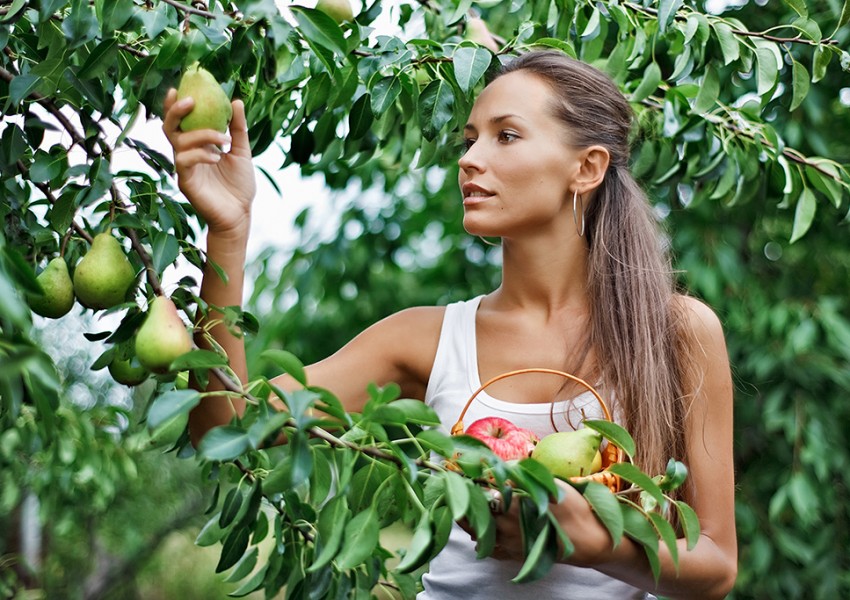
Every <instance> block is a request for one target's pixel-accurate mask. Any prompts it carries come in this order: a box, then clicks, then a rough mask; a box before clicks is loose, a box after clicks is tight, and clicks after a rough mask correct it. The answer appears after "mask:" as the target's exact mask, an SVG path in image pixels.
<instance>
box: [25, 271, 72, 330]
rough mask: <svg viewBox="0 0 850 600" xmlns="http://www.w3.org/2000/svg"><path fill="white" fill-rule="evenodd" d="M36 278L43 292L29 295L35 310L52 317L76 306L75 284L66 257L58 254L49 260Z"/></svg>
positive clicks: (61, 314)
mask: <svg viewBox="0 0 850 600" xmlns="http://www.w3.org/2000/svg"><path fill="white" fill-rule="evenodd" d="M35 280H36V281H37V282H38V285H39V286H41V290H42V292H43V293H42V294H38V295H36V294H32V295H30V296H29V297H28V300H29V305H30V308H31V309H32V310H33V312H34V313H36V314H38V315H41V316H42V317H48V318H50V319H58V318H59V317H63V316H65V315H67V314H68V311H70V310H71V307H72V306H74V284H73V283H72V282H71V276H70V275H69V274H68V264H67V263H66V262H65V259H64V258H62V257H61V256H58V257H56V258H54V259H53V260H51V261H50V262H48V263H47V266H46V267H44V270H43V271H42V272H41V273H40V274H39V275H38V277H36V278H35Z"/></svg>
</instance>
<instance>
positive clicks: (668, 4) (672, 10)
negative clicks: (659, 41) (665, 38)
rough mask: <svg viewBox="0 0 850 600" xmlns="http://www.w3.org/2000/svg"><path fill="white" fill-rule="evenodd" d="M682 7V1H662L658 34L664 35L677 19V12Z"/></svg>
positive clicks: (659, 8) (659, 11) (659, 9)
mask: <svg viewBox="0 0 850 600" xmlns="http://www.w3.org/2000/svg"><path fill="white" fill-rule="evenodd" d="M680 6H682V0H661V2H660V4H659V6H658V32H659V33H660V34H662V35H663V34H664V33H665V32H666V31H667V28H668V27H669V26H670V23H671V22H672V21H673V19H674V18H675V17H676V11H678V10H679V7H680Z"/></svg>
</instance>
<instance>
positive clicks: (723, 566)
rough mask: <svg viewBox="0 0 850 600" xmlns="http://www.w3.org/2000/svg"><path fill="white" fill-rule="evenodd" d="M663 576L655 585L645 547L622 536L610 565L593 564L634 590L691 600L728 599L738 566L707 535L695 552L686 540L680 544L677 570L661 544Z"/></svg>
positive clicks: (661, 569)
mask: <svg viewBox="0 0 850 600" xmlns="http://www.w3.org/2000/svg"><path fill="white" fill-rule="evenodd" d="M658 550H659V562H660V577H659V580H658V582H657V583H656V582H655V580H654V579H653V577H652V572H651V570H650V568H649V560H648V559H647V557H646V553H645V552H644V550H643V548H642V547H640V546H639V545H638V544H637V543H636V542H634V541H633V540H631V539H629V538H627V537H623V539H622V541H621V543H620V544H619V545H618V546H617V549H616V550H615V551H614V553H613V556H612V558H611V560H610V561H609V562H606V563H603V564H597V565H594V568H595V569H596V570H597V571H600V572H602V573H605V574H607V575H610V576H612V577H616V578H617V579H620V580H622V581H625V582H627V583H629V584H631V585H634V586H635V587H638V588H640V589H643V590H647V591H649V592H651V593H653V594H657V595H661V596H665V597H668V598H683V599H684V598H687V599H689V600H701V599H714V598H725V597H726V595H727V594H728V593H729V592H730V591H731V588H732V586H733V585H734V582H735V575H736V573H737V566H736V564H735V563H734V561H733V560H731V559H730V558H729V557H727V555H726V554H725V553H724V552H722V551H721V549H720V548H719V547H718V546H717V545H716V544H715V543H714V542H713V541H712V540H711V538H709V537H707V536H704V535H703V536H701V537H700V539H699V541H698V542H697V545H696V546H695V547H694V549H693V550H691V551H688V550H687V545H686V542H685V540H683V539H680V540H679V541H678V548H677V550H678V555H679V560H678V569H677V567H676V564H675V563H674V561H673V557H672V555H671V554H670V551H669V550H668V549H667V547H666V545H665V544H664V543H663V542H659V549H658Z"/></svg>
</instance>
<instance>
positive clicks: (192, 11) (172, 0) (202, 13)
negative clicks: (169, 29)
mask: <svg viewBox="0 0 850 600" xmlns="http://www.w3.org/2000/svg"><path fill="white" fill-rule="evenodd" d="M162 2H164V3H166V4H170V5H171V6H173V7H174V8H176V9H177V10H179V11H181V12H183V13H186V14H188V15H198V16H199V17H204V18H205V19H215V18H216V16H215V15H214V14H212V13H211V12H209V11H206V10H201V9H199V8H195V7H194V6H186V5H185V4H183V3H181V2H177V0H162Z"/></svg>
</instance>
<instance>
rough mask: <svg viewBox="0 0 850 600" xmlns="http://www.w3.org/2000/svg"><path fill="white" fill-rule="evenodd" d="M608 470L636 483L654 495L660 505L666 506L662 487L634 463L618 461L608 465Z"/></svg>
mask: <svg viewBox="0 0 850 600" xmlns="http://www.w3.org/2000/svg"><path fill="white" fill-rule="evenodd" d="M608 470H609V471H610V472H612V473H614V474H615V475H619V476H620V477H622V478H623V479H625V480H626V481H629V482H631V483H633V484H635V485H636V486H638V487H639V488H641V489H642V490H643V491H645V492H646V493H647V494H649V495H650V496H652V497H653V498H654V499H655V501H656V502H657V503H658V505H659V506H664V494H663V492H662V491H661V488H659V487H658V485H657V484H656V483H655V482H654V481H652V479H651V478H650V477H649V475H647V474H646V473H644V472H643V471H641V470H640V469H638V468H637V467H636V466H634V465H633V464H631V463H617V464H614V465H611V466H610V467H608Z"/></svg>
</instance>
